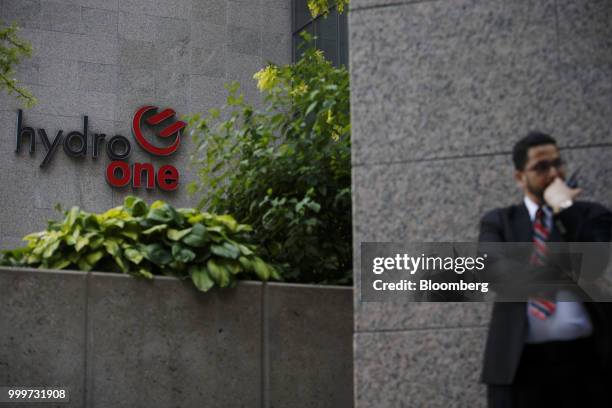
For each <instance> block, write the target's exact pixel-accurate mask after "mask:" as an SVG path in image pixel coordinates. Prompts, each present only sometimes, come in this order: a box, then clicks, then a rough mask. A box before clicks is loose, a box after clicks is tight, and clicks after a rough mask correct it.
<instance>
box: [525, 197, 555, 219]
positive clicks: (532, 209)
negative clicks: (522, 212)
mask: <svg viewBox="0 0 612 408" xmlns="http://www.w3.org/2000/svg"><path fill="white" fill-rule="evenodd" d="M523 202H524V203H525V207H527V211H528V212H529V219H530V220H531V222H533V221H534V220H535V216H536V212H537V211H538V208H539V205H537V204H536V203H535V202H533V200H532V199H531V198H529V197H527V196H525V197H524V198H523ZM542 210H543V211H544V214H545V215H546V217H547V218H548V217H550V216H551V215H552V212H551V210H550V208H548V206H546V205H545V206H543V207H542Z"/></svg>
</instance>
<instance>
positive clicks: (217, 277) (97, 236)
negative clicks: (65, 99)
mask: <svg viewBox="0 0 612 408" xmlns="http://www.w3.org/2000/svg"><path fill="white" fill-rule="evenodd" d="M250 232H251V227H250V226H248V225H244V224H238V223H237V222H236V220H235V219H234V218H233V217H231V216H229V215H214V214H209V213H205V212H199V211H197V210H194V209H191V208H179V209H175V208H173V207H172V206H170V205H168V204H166V203H164V202H163V201H156V202H154V203H153V204H152V205H151V206H147V204H146V203H145V202H144V201H142V200H141V199H139V198H137V197H127V198H126V199H125V203H124V205H123V206H119V207H116V208H112V209H110V210H108V211H106V212H105V213H102V214H92V213H88V212H85V211H82V210H80V209H79V208H78V207H73V208H72V209H71V210H70V211H67V212H66V213H65V218H64V219H63V220H62V221H50V222H49V226H48V227H47V229H46V230H44V231H41V232H37V233H34V234H30V235H27V236H26V237H25V238H24V239H25V240H27V241H28V245H27V246H26V247H24V248H20V249H16V250H12V251H3V253H2V255H0V264H2V265H9V266H30V267H35V268H49V269H65V268H72V269H80V270H83V271H90V270H93V269H95V270H98V271H109V272H123V273H127V274H130V275H134V276H141V277H145V278H152V277H153V275H169V276H176V277H179V278H187V277H191V279H192V280H193V283H194V284H195V285H196V286H197V287H198V289H200V290H201V291H204V292H205V291H207V290H209V289H210V288H211V287H213V286H214V285H215V284H216V285H218V286H220V287H226V286H230V285H233V284H234V283H235V281H236V279H238V278H251V277H256V278H259V279H261V280H268V279H270V278H274V279H280V276H279V275H278V273H277V271H276V270H275V269H274V268H273V267H272V266H270V265H268V264H267V263H266V262H264V261H263V260H262V259H261V258H260V257H258V256H257V255H256V254H255V251H256V247H255V246H253V245H251V244H249V243H248V242H249V239H248V234H249V233H250Z"/></svg>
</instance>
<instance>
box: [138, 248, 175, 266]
mask: <svg viewBox="0 0 612 408" xmlns="http://www.w3.org/2000/svg"><path fill="white" fill-rule="evenodd" d="M144 255H145V257H146V258H147V259H148V260H149V261H151V262H153V263H154V264H156V265H159V266H163V265H166V264H168V263H170V261H172V255H171V254H170V251H168V250H166V249H165V248H164V246H163V245H162V244H159V243H155V244H150V245H147V246H146V247H145V251H144Z"/></svg>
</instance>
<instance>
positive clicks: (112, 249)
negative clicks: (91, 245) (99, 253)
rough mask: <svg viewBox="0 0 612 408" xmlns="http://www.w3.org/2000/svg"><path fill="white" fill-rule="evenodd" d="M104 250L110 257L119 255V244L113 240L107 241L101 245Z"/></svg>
mask: <svg viewBox="0 0 612 408" xmlns="http://www.w3.org/2000/svg"><path fill="white" fill-rule="evenodd" d="M102 245H104V248H106V252H108V253H109V254H110V255H112V256H117V255H118V254H119V244H118V243H117V241H115V240H113V239H107V240H106V241H104V242H103V243H102Z"/></svg>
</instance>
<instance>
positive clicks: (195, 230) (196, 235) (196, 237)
mask: <svg viewBox="0 0 612 408" xmlns="http://www.w3.org/2000/svg"><path fill="white" fill-rule="evenodd" d="M182 242H183V243H185V244H187V245H189V246H192V247H201V246H203V245H204V244H205V243H206V242H208V239H207V232H206V227H204V226H203V225H202V224H195V225H194V226H193V227H191V232H190V233H189V234H188V235H186V236H185V237H184V238H183V241H182Z"/></svg>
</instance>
